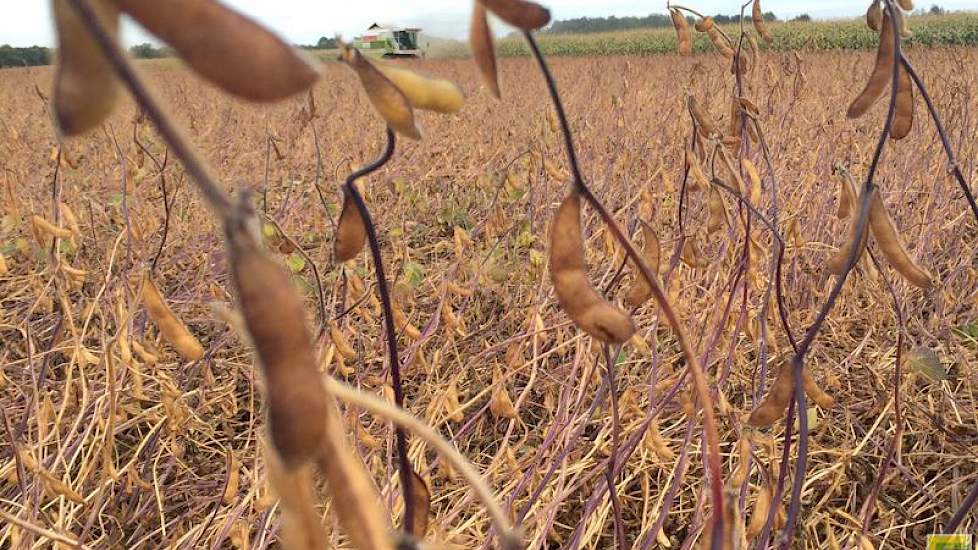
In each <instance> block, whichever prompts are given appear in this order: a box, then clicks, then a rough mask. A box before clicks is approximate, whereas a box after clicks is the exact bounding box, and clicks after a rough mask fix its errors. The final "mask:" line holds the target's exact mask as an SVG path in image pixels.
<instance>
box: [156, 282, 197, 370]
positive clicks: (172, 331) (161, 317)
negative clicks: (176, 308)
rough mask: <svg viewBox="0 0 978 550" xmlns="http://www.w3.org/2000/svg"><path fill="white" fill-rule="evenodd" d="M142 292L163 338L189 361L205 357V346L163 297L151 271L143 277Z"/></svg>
mask: <svg viewBox="0 0 978 550" xmlns="http://www.w3.org/2000/svg"><path fill="white" fill-rule="evenodd" d="M142 294H143V305H144V306H146V311H147V313H149V318H150V319H152V320H153V324H155V325H156V327H157V328H159V329H160V334H161V335H163V339H164V340H166V341H167V342H168V343H169V344H170V345H171V346H173V349H175V350H177V353H179V354H180V355H181V356H183V358H184V359H187V360H188V361H196V360H198V359H200V358H201V357H203V356H204V347H203V346H201V345H200V342H199V341H198V340H197V338H195V337H194V335H193V334H191V333H190V330H189V329H188V328H187V325H185V324H183V321H181V320H180V319H179V318H177V316H176V314H174V313H173V310H172V309H170V306H169V305H167V303H166V300H164V299H163V295H161V294H160V291H159V290H158V289H157V288H156V284H154V283H153V280H152V279H151V278H150V276H149V272H147V273H146V275H145V276H144V277H143V292H142Z"/></svg>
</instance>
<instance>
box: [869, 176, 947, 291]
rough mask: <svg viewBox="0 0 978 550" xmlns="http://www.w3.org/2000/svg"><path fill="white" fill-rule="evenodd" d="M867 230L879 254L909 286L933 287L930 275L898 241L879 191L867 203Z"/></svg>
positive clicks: (897, 235)
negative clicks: (868, 229)
mask: <svg viewBox="0 0 978 550" xmlns="http://www.w3.org/2000/svg"><path fill="white" fill-rule="evenodd" d="M869 228H870V230H871V231H872V232H873V237H874V238H875V239H876V242H877V244H879V247H880V252H882V253H883V257H885V258H886V261H888V262H889V263H890V265H891V266H893V269H895V270H896V271H897V273H899V274H900V275H902V276H903V278H905V279H906V280H907V281H908V282H910V284H912V285H914V286H917V287H919V288H924V289H927V288H930V287H931V286H932V285H933V281H932V280H931V276H930V273H927V272H926V271H924V270H923V269H922V268H920V267H919V266H918V265H917V264H915V263H914V261H913V260H912V259H911V258H910V254H909V253H908V252H907V249H906V248H905V247H904V246H903V242H902V241H901V240H900V234H899V233H897V230H896V227H895V226H894V225H893V220H892V219H890V214H889V212H887V211H886V205H884V204H883V199H882V198H881V197H880V194H879V191H874V193H873V196H872V197H871V198H870V202H869Z"/></svg>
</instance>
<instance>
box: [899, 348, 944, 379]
mask: <svg viewBox="0 0 978 550" xmlns="http://www.w3.org/2000/svg"><path fill="white" fill-rule="evenodd" d="M907 363H908V364H909V365H910V369H911V370H913V371H914V372H916V373H918V374H921V375H923V376H924V377H926V378H927V379H929V380H930V381H931V382H940V381H941V380H950V378H951V377H950V376H948V374H947V369H945V368H944V365H942V364H941V359H940V358H939V357H938V356H937V354H936V353H934V351H933V350H931V349H929V348H925V347H923V346H920V347H917V348H914V349H913V350H912V351H911V352H910V353H909V354H908V355H907Z"/></svg>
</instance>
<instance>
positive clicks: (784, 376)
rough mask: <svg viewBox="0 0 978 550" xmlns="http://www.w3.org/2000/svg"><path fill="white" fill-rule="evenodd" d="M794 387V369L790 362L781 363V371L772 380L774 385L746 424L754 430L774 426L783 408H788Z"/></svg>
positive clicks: (782, 412)
mask: <svg viewBox="0 0 978 550" xmlns="http://www.w3.org/2000/svg"><path fill="white" fill-rule="evenodd" d="M794 385H795V373H794V367H792V365H791V362H788V361H785V362H783V363H781V370H779V371H778V376H777V378H775V379H774V384H772V385H771V389H770V390H768V392H767V396H765V397H764V400H763V401H761V404H760V405H759V406H758V407H757V408H756V409H754V411H753V412H751V413H750V417H749V418H748V419H747V423H748V424H750V425H751V426H754V427H755V428H763V427H765V426H770V425H771V424H774V421H776V420H777V419H779V418H781V415H783V414H784V411H785V408H787V407H788V401H789V400H790V399H791V393H792V390H793V389H794Z"/></svg>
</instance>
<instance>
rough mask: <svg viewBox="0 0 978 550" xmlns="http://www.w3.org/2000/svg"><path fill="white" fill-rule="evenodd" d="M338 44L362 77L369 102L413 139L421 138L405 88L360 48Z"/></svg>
mask: <svg viewBox="0 0 978 550" xmlns="http://www.w3.org/2000/svg"><path fill="white" fill-rule="evenodd" d="M338 46H339V49H340V59H341V60H342V61H343V62H345V63H346V64H347V65H349V66H350V67H351V68H352V69H353V70H354V71H355V72H356V73H357V76H358V77H360V83H361V84H363V88H364V90H366V91H367V96H368V97H369V98H370V102H371V103H372V104H373V106H374V108H375V109H377V112H378V113H380V116H382V117H383V118H384V120H385V121H386V122H387V124H388V125H389V126H390V127H391V128H392V129H394V130H395V131H396V132H398V133H400V134H403V135H405V136H407V137H409V138H411V139H421V131H420V130H418V127H417V126H415V124H414V110H413V109H412V108H411V102H410V101H409V100H408V98H407V96H405V95H404V92H402V91H401V90H400V88H398V87H397V86H396V85H394V83H393V82H391V80H390V79H389V78H387V77H386V76H384V74H383V73H381V72H380V71H379V70H378V69H377V67H374V65H373V63H371V62H370V61H367V59H366V58H365V57H363V54H361V53H360V52H359V50H357V49H356V48H353V47H350V46H349V45H348V44H346V43H344V42H342V41H338Z"/></svg>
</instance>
